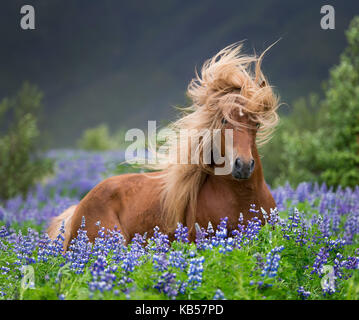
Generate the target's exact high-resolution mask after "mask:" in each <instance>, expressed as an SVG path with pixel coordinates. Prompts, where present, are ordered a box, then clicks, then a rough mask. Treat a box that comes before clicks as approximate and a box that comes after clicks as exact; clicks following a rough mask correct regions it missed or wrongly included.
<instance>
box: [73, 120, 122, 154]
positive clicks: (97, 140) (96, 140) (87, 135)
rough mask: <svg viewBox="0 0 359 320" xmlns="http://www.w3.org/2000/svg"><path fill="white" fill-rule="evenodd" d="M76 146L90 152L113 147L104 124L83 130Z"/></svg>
mask: <svg viewBox="0 0 359 320" xmlns="http://www.w3.org/2000/svg"><path fill="white" fill-rule="evenodd" d="M77 144H78V146H79V148H81V149H84V150H91V151H104V150H110V149H113V148H114V147H115V146H114V143H113V141H112V138H111V137H110V132H109V129H108V126H107V125H105V124H101V125H99V126H97V127H95V128H91V129H87V130H85V131H84V133H83V135H82V137H81V138H80V140H79V141H78V143H77Z"/></svg>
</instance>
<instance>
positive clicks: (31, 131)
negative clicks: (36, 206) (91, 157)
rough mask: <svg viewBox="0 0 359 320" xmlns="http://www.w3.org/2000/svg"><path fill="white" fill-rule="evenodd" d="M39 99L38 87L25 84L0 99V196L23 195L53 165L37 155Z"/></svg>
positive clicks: (40, 96) (2, 197) (5, 197)
mask: <svg viewBox="0 0 359 320" xmlns="http://www.w3.org/2000/svg"><path fill="white" fill-rule="evenodd" d="M41 101H42V93H41V92H40V91H39V90H38V88H37V87H36V86H32V85H30V84H29V83H25V84H24V85H23V86H22V88H21V89H20V90H19V92H18V93H17V94H16V95H15V96H14V97H12V98H5V99H3V100H2V101H1V102H0V181H1V183H0V199H3V200H7V199H10V198H12V197H14V196H16V195H18V194H21V195H23V196H25V195H26V193H27V192H28V191H29V189H30V188H31V187H32V186H33V185H34V184H35V182H36V181H38V179H39V178H40V177H42V176H43V175H44V174H46V173H48V172H49V171H50V170H51V168H52V161H50V160H49V159H42V158H40V157H39V155H38V151H39V150H38V144H37V142H38V137H39V130H38V127H37V118H38V116H39V113H40V110H41ZM5 120H6V121H5Z"/></svg>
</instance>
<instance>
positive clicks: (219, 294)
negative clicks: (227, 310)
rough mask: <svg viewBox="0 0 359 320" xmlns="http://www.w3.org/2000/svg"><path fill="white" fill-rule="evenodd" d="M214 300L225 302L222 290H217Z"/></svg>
mask: <svg viewBox="0 0 359 320" xmlns="http://www.w3.org/2000/svg"><path fill="white" fill-rule="evenodd" d="M213 300H225V298H224V293H223V292H222V291H221V289H217V291H216V293H215V294H214V297H213Z"/></svg>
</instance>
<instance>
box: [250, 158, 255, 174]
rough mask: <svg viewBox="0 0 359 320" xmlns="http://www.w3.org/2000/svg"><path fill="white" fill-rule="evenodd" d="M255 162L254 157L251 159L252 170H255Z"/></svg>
mask: <svg viewBox="0 0 359 320" xmlns="http://www.w3.org/2000/svg"><path fill="white" fill-rule="evenodd" d="M254 164H255V162H254V160H253V159H252V160H251V165H250V170H251V171H253V169H254Z"/></svg>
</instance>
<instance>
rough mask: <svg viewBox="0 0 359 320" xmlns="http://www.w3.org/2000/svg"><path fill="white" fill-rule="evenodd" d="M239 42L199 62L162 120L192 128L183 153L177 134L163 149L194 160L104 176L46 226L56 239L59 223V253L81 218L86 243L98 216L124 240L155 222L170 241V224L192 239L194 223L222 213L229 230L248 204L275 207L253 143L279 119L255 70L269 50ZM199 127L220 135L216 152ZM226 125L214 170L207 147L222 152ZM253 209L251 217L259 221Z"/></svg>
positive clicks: (247, 215) (246, 216) (273, 98)
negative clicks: (185, 103)
mask: <svg viewBox="0 0 359 320" xmlns="http://www.w3.org/2000/svg"><path fill="white" fill-rule="evenodd" d="M242 46H243V45H242V43H235V44H232V45H230V46H227V47H225V48H224V49H222V50H220V51H219V52H218V53H217V54H216V55H214V56H213V57H212V58H210V59H208V60H207V61H205V63H204V64H203V66H202V68H201V71H200V73H198V72H197V71H196V72H195V77H194V78H193V79H192V80H191V81H190V83H189V85H188V89H187V95H188V97H189V98H190V101H191V105H190V106H189V107H186V108H183V109H182V114H181V116H180V118H179V119H178V120H176V121H175V122H173V123H172V124H170V125H169V128H171V130H172V132H175V133H178V132H179V131H180V130H182V129H188V130H191V132H194V133H193V134H192V135H191V136H190V137H189V139H191V141H192V142H193V140H192V139H194V140H195V141H197V142H196V147H195V148H194V151H193V149H191V150H190V151H188V150H186V148H189V147H188V143H186V144H184V143H183V141H185V142H186V139H184V140H183V139H182V140H183V141H182V142H180V143H179V142H178V139H176V138H175V139H169V141H172V142H169V144H168V148H169V150H170V151H171V150H174V149H177V150H179V152H182V150H186V151H188V154H190V157H192V156H193V155H195V154H197V155H200V157H199V158H200V160H199V161H197V162H195V163H185V164H182V163H179V161H177V162H176V161H168V162H167V163H163V162H161V163H159V164H155V165H152V168H154V169H156V170H157V171H154V172H144V173H129V174H122V175H119V176H114V177H110V178H107V179H105V180H104V181H102V182H100V183H99V184H98V185H96V186H95V187H94V188H93V189H92V190H90V191H89V192H88V194H87V195H86V196H85V197H84V198H83V199H82V200H81V201H80V202H79V204H78V205H75V206H72V207H70V208H68V209H67V210H65V211H64V212H63V213H62V214H60V215H59V216H57V217H55V218H53V219H52V221H51V223H50V226H49V228H48V230H47V232H48V235H49V236H50V238H52V239H55V238H56V237H57V235H58V234H59V229H60V226H61V224H62V223H63V224H64V226H65V234H64V238H65V240H64V250H66V249H67V248H68V246H69V243H70V241H71V240H72V239H74V238H76V236H77V230H78V229H79V228H80V226H81V223H82V221H83V219H85V222H86V227H85V228H86V231H87V236H88V238H89V240H90V241H91V242H93V241H94V239H95V238H96V237H97V235H98V230H99V227H98V221H100V223H101V227H104V228H105V229H106V230H113V229H115V228H117V229H119V230H120V231H121V233H122V235H123V236H124V238H125V240H126V241H130V240H131V239H132V238H133V237H134V236H135V234H145V233H147V234H149V235H150V234H152V233H153V229H154V228H155V227H156V226H158V227H159V228H160V230H161V231H163V232H166V233H167V234H168V236H169V238H170V239H174V233H175V229H176V227H177V225H178V223H182V224H183V225H184V226H187V227H188V233H189V239H190V241H193V240H194V239H195V235H196V227H195V225H196V224H198V225H199V226H200V227H206V226H207V225H208V223H209V222H210V223H211V224H212V225H214V226H215V225H218V224H219V223H220V221H221V218H223V217H227V218H228V222H227V228H228V230H229V231H230V230H233V229H235V228H236V227H237V224H238V219H239V217H240V216H241V218H242V219H243V221H244V223H245V224H246V223H248V221H250V220H251V219H252V218H253V217H254V216H255V215H256V213H253V212H250V211H249V208H250V206H251V205H255V206H256V208H257V209H259V208H262V209H264V210H265V211H266V212H270V210H271V209H274V208H275V207H276V204H275V201H274V199H273V196H272V195H271V192H270V190H269V188H268V186H267V184H266V182H265V179H264V175H263V168H262V164H261V159H260V155H259V152H258V149H257V144H258V145H260V144H263V143H266V142H267V141H268V140H269V139H270V137H271V134H272V132H273V130H274V128H275V126H276V124H277V122H278V120H279V117H278V114H277V112H276V111H277V108H278V106H279V103H278V101H279V98H278V96H277V95H276V94H275V93H274V90H273V88H272V86H270V85H269V82H268V80H267V79H266V78H265V76H264V74H263V72H262V70H261V63H262V60H263V56H264V54H265V52H266V51H267V50H268V49H269V48H268V49H267V50H265V51H264V52H263V53H262V54H261V55H260V56H257V55H255V54H253V55H248V54H243V53H242ZM203 129H207V130H209V131H213V130H217V132H219V135H220V141H221V142H223V143H222V144H221V146H220V150H216V146H215V144H214V143H213V136H212V135H208V134H202V135H201V130H203ZM228 130H230V131H231V132H232V142H231V144H230V146H229V150H230V151H231V153H230V154H231V156H230V159H229V161H230V168H231V170H230V172H226V173H225V174H215V171H216V169H219V168H221V167H222V168H223V164H217V163H215V162H214V161H213V152H214V151H217V152H218V153H220V154H221V155H223V154H224V153H225V151H226V150H225V149H224V146H228V143H227V145H226V141H225V138H226V136H225V132H226V131H228ZM187 142H188V141H187ZM192 144H193V143H192ZM192 144H191V143H190V145H191V146H192ZM208 146H210V147H209V150H210V158H211V160H210V161H207V162H205V161H203V153H204V149H205V148H207V149H208ZM181 148H182V149H181ZM177 157H178V155H177ZM172 160H173V159H172ZM177 160H178V158H177ZM252 211H253V210H252ZM258 212H259V213H258V214H257V216H258V218H259V219H260V220H261V221H262V223H265V220H264V218H263V216H262V215H261V214H260V211H259V210H258Z"/></svg>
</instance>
